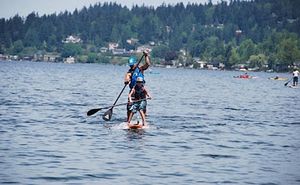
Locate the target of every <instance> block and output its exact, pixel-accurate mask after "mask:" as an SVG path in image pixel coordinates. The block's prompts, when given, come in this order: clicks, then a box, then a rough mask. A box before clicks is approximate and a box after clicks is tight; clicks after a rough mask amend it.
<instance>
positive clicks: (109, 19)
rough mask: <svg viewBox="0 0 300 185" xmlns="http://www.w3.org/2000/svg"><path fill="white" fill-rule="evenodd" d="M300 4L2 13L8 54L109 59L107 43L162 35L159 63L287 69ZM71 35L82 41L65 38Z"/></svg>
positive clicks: (268, 0)
mask: <svg viewBox="0 0 300 185" xmlns="http://www.w3.org/2000/svg"><path fill="white" fill-rule="evenodd" d="M299 10H300V1H297V0H285V1H283V0H278V1H274V0H254V1H240V0H232V1H230V2H227V1H222V2H221V3H218V4H212V3H211V2H208V3H206V4H187V5H184V4H183V3H178V4H176V5H173V6H171V5H167V4H162V5H161V6H158V7H157V8H154V7H147V6H133V7H130V8H128V7H126V6H121V5H119V4H116V3H103V4H100V3H99V4H95V5H92V6H90V7H84V8H82V9H81V10H77V9H76V10H75V11H73V12H67V11H66V12H62V13H60V14H51V15H42V16H39V15H38V14H37V13H34V12H33V13H31V14H29V15H28V16H27V17H20V16H18V15H15V16H14V17H12V18H10V19H4V18H2V19H0V54H7V55H18V56H21V57H25V56H27V57H30V56H33V55H35V54H39V53H56V54H57V55H59V56H60V57H62V58H64V57H67V56H74V57H76V58H77V59H78V61H81V62H106V63H107V62H110V61H109V60H108V58H107V56H108V55H107V54H105V53H100V49H101V48H103V47H107V46H108V44H109V43H118V47H119V48H124V49H125V50H126V51H130V50H135V49H136V48H137V47H138V46H140V45H147V44H149V43H155V44H153V47H152V49H153V50H152V57H153V58H154V61H156V62H157V63H161V62H162V61H163V62H169V61H172V60H178V61H181V62H182V63H183V64H184V65H185V66H188V65H191V64H193V63H195V60H194V59H195V58H198V59H199V60H201V61H207V62H209V63H223V64H224V65H225V68H228V69H231V68H232V67H233V66H237V65H241V64H246V65H247V66H248V67H249V68H257V69H273V70H277V71H286V70H289V68H291V67H292V66H298V67H299V65H300V37H299V36H300V11H299ZM70 35H74V36H76V37H79V38H80V40H81V42H78V43H66V42H63V41H64V40H65V39H66V38H67V37H68V36H70ZM128 39H131V40H134V41H136V42H128ZM155 59H156V60H155ZM195 66H196V65H195Z"/></svg>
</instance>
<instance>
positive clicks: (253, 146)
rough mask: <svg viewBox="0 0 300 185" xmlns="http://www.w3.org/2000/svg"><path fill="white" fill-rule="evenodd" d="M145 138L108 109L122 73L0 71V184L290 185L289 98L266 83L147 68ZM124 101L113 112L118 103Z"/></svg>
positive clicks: (15, 65) (294, 165)
mask: <svg viewBox="0 0 300 185" xmlns="http://www.w3.org/2000/svg"><path fill="white" fill-rule="evenodd" d="M151 70H152V71H151V72H146V74H145V76H146V81H147V84H146V85H147V87H148V89H149V90H150V93H151V94H152V96H153V99H152V100H149V101H148V108H147V113H148V117H147V119H148V122H149V124H150V128H148V129H143V130H128V129H124V127H123V126H122V125H121V124H120V123H123V122H124V121H125V119H126V106H124V107H123V106H122V107H115V108H114V112H113V115H112V120H111V121H109V122H104V121H103V120H102V118H101V117H102V115H103V114H104V112H105V111H107V110H103V111H99V112H98V113H97V114H95V115H93V116H91V117H87V116H86V112H87V111H88V110H90V109H92V108H97V107H104V106H109V105H112V104H113V102H114V100H115V99H116V97H117V96H118V94H119V93H120V90H121V89H122V87H123V76H124V73H125V72H126V71H127V67H125V66H113V65H93V64H75V65H67V64H54V63H32V62H0V81H1V83H0V143H1V144H0V166H1V170H0V183H1V184H5V183H12V184H173V183H177V184H225V183H226V184H299V183H300V176H299V173H298V172H299V170H300V169H299V166H300V159H299V150H300V136H299V133H300V120H299V111H298V109H297V107H299V104H300V98H299V89H292V88H287V87H285V86H284V83H285V81H275V80H268V78H269V77H273V76H275V75H278V76H283V77H286V78H290V76H289V74H268V73H253V74H251V75H252V76H257V77H258V78H256V79H248V80H244V79H237V78H233V76H237V75H239V72H232V71H229V72H228V71H204V70H203V71H202V70H190V69H189V70H188V69H162V68H151ZM126 101H127V98H126V93H124V94H123V95H122V96H121V98H120V100H119V102H120V103H122V102H126Z"/></svg>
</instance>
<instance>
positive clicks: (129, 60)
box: [128, 57, 136, 67]
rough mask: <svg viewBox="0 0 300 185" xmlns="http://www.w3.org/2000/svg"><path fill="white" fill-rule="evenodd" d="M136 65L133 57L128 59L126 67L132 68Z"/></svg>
mask: <svg viewBox="0 0 300 185" xmlns="http://www.w3.org/2000/svg"><path fill="white" fill-rule="evenodd" d="M135 63H136V58H135V57H129V59H128V65H129V66H130V67H132V66H133V65H134V64H135Z"/></svg>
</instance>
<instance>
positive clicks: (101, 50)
mask: <svg viewBox="0 0 300 185" xmlns="http://www.w3.org/2000/svg"><path fill="white" fill-rule="evenodd" d="M107 51H108V48H107V47H101V48H100V52H101V53H106V52H107Z"/></svg>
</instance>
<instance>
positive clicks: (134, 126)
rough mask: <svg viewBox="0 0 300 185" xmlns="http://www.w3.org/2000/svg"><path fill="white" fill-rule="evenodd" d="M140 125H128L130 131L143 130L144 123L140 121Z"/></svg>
mask: <svg viewBox="0 0 300 185" xmlns="http://www.w3.org/2000/svg"><path fill="white" fill-rule="evenodd" d="M137 123H138V124H135V123H132V122H131V123H129V124H128V128H129V129H141V128H143V124H142V123H139V121H137Z"/></svg>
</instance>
